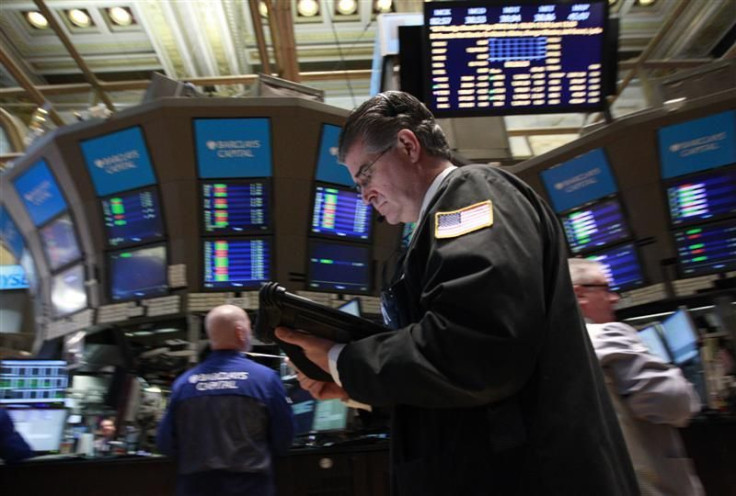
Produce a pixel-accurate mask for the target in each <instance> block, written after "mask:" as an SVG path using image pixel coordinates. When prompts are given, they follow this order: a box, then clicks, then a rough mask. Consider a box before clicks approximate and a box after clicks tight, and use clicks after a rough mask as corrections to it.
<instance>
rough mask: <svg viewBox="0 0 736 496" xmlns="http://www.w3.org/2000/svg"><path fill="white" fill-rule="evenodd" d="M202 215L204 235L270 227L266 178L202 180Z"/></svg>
mask: <svg viewBox="0 0 736 496" xmlns="http://www.w3.org/2000/svg"><path fill="white" fill-rule="evenodd" d="M202 215H203V216H204V219H203V221H204V232H205V233H208V234H256V233H263V232H265V231H268V230H269V228H270V226H271V187H270V182H269V181H268V180H267V179H253V180H232V179H230V180H219V181H204V182H202Z"/></svg>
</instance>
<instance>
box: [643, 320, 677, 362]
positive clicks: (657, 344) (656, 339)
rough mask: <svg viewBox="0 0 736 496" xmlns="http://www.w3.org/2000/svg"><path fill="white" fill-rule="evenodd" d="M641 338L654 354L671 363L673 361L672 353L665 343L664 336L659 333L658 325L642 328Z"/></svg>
mask: <svg viewBox="0 0 736 496" xmlns="http://www.w3.org/2000/svg"><path fill="white" fill-rule="evenodd" d="M639 338H640V339H641V341H642V342H643V343H644V346H646V347H647V349H648V350H649V352H650V353H651V354H652V355H654V356H656V357H657V358H660V359H661V360H662V361H663V362H667V363H669V362H671V361H672V359H671V358H670V354H669V352H668V351H667V347H666V346H665V345H664V341H662V337H661V336H660V335H659V330H658V329H657V326H656V325H652V326H649V327H646V328H644V329H642V330H640V331H639Z"/></svg>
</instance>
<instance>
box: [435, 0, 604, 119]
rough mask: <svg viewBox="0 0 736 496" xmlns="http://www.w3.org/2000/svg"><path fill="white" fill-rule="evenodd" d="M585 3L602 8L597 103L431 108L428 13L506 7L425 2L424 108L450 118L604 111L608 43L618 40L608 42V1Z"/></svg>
mask: <svg viewBox="0 0 736 496" xmlns="http://www.w3.org/2000/svg"><path fill="white" fill-rule="evenodd" d="M546 3H547V4H568V3H570V2H568V1H565V0H550V1H549V2H546ZM586 3H591V4H593V3H598V4H601V5H602V7H603V26H602V27H603V33H602V42H601V53H600V61H601V62H600V63H601V99H600V102H599V103H597V104H594V105H593V104H590V105H587V104H586V105H582V104H578V105H565V106H562V105H560V106H559V107H549V106H548V105H545V106H544V107H534V106H529V107H517V108H512V107H510V106H509V107H508V108H503V109H499V108H494V107H492V106H489V107H485V108H483V109H468V110H462V109H451V110H439V109H435V108H433V107H432V106H430V103H429V102H431V101H432V95H431V92H432V85H431V84H429V82H430V81H431V60H430V57H431V50H430V45H429V33H430V31H429V28H428V26H427V24H426V22H427V18H428V17H429V10H430V9H433V8H438V7H439V8H457V7H488V6H491V7H503V6H509V2H508V0H467V1H465V0H450V1H429V2H425V3H424V9H423V13H424V22H425V24H424V25H423V31H424V32H423V35H422V46H421V52H422V53H421V57H422V65H423V70H424V72H423V76H424V78H423V80H424V81H425V84H424V85H423V101H424V102H425V104H426V106H427V108H428V109H429V110H430V112H432V114H433V115H434V116H435V117H436V118H450V117H484V116H504V115H525V114H562V113H577V112H582V113H589V112H601V111H603V110H605V109H606V108H607V100H606V97H607V96H608V95H606V94H605V93H606V91H605V90H606V89H610V88H611V86H610V83H609V80H610V79H611V71H612V65H613V64H614V63H615V62H616V61H615V60H612V59H611V56H612V55H613V53H615V52H612V49H611V48H610V47H611V43H613V42H617V40H611V35H612V32H615V27H614V26H612V25H611V21H610V10H609V4H608V0H587V2H586ZM514 5H540V2H539V1H537V0H520V1H517V2H514Z"/></svg>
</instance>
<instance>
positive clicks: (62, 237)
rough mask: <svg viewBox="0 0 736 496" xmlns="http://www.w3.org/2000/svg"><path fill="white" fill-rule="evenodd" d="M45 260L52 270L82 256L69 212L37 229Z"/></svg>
mask: <svg viewBox="0 0 736 496" xmlns="http://www.w3.org/2000/svg"><path fill="white" fill-rule="evenodd" d="M39 232H40V234H41V240H42V241H43V243H42V247H43V251H44V253H46V260H48V262H49V268H50V269H51V270H52V271H55V270H58V269H60V268H61V267H63V266H65V265H67V264H70V263H72V262H76V261H77V260H79V259H80V258H82V252H81V251H80V249H79V243H78V242H77V235H76V233H75V229H74V223H73V222H72V218H71V217H70V216H69V214H64V215H62V216H61V217H57V218H56V219H54V220H53V221H51V222H50V223H48V224H46V225H45V226H44V227H42V228H41V229H40V230H39Z"/></svg>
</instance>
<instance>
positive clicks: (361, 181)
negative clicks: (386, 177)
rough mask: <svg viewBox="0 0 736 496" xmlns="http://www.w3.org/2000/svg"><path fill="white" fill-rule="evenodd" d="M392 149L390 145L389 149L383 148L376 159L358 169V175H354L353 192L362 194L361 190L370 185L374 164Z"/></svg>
mask: <svg viewBox="0 0 736 496" xmlns="http://www.w3.org/2000/svg"><path fill="white" fill-rule="evenodd" d="M393 147H394V145H390V146H389V147H387V148H384V149H383V151H382V152H381V153H379V154H378V156H377V157H376V158H374V159H373V160H372V161H370V162H368V163H367V164H363V165H361V166H360V169H358V173H357V174H356V175H355V191H357V192H358V193H360V194H362V193H363V190H364V189H365V188H367V187H368V185H370V183H371V178H372V177H373V172H371V169H372V168H373V166H374V165H375V164H376V162H378V161H379V160H381V157H383V156H384V155H385V154H386V152H388V151H389V150H390V149H391V148H393Z"/></svg>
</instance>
